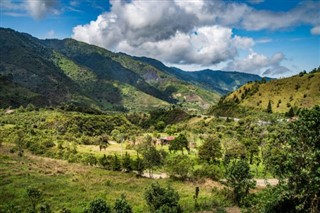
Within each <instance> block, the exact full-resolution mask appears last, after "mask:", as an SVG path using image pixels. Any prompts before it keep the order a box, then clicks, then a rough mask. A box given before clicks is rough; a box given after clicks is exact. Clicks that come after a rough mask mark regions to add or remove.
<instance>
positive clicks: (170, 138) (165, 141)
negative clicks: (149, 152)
mask: <svg viewBox="0 0 320 213" xmlns="http://www.w3.org/2000/svg"><path fill="white" fill-rule="evenodd" d="M175 138H176V137H175V136H167V137H163V138H160V145H161V146H163V145H167V144H169V143H170V141H173V140H174V139H175Z"/></svg>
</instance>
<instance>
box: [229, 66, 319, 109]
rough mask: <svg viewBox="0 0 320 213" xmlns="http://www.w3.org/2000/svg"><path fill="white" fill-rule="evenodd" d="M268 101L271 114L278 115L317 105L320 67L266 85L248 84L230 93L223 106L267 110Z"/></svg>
mask: <svg viewBox="0 0 320 213" xmlns="http://www.w3.org/2000/svg"><path fill="white" fill-rule="evenodd" d="M269 101H270V103H271V108H272V111H273V112H280V113H285V112H288V111H289V110H290V108H291V107H292V108H293V109H295V110H298V109H300V108H312V107H313V106H315V105H319V104H320V68H318V69H314V70H313V71H312V72H310V73H304V72H302V73H300V74H299V75H295V76H292V77H289V78H283V79H277V80H272V81H270V82H267V83H261V82H255V83H248V84H246V85H244V86H242V87H241V88H239V89H238V90H236V91H234V92H232V93H230V94H229V95H228V96H227V97H226V98H225V99H224V101H223V103H224V104H226V103H235V104H238V106H242V107H246V108H251V109H258V110H263V111H266V109H267V106H268V104H269Z"/></svg>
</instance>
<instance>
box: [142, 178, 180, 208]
mask: <svg viewBox="0 0 320 213" xmlns="http://www.w3.org/2000/svg"><path fill="white" fill-rule="evenodd" d="M144 197H145V200H146V202H147V204H148V206H149V208H150V210H151V212H159V213H160V212H163V213H164V212H168V213H169V212H176V213H178V212H182V210H181V207H180V205H179V199H180V197H179V194H178V192H176V191H175V190H174V189H173V188H171V187H170V186H168V187H167V188H164V187H161V186H160V184H159V183H158V182H155V183H152V184H151V185H150V186H149V187H148V188H147V189H146V191H145V193H144Z"/></svg>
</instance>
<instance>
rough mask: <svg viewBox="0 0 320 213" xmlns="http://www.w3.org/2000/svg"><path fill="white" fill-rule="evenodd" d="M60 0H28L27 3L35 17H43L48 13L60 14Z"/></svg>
mask: <svg viewBox="0 0 320 213" xmlns="http://www.w3.org/2000/svg"><path fill="white" fill-rule="evenodd" d="M58 4H59V1H58V0H41V1H39V0H27V2H26V5H27V9H28V11H29V13H30V15H31V16H32V17H33V18H36V19H41V18H43V17H44V16H45V15H48V14H56V15H57V14H59V10H58V9H57V6H58Z"/></svg>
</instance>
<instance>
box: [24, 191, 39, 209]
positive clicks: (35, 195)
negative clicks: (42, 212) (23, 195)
mask: <svg viewBox="0 0 320 213" xmlns="http://www.w3.org/2000/svg"><path fill="white" fill-rule="evenodd" d="M27 196H28V198H29V200H30V202H31V206H32V212H36V208H37V205H38V203H39V202H40V201H41V197H42V194H41V192H40V191H39V190H38V189H37V188H33V187H30V188H27Z"/></svg>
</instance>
